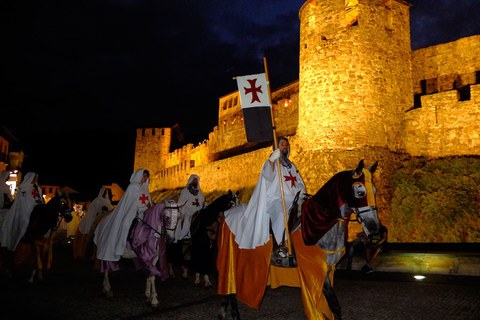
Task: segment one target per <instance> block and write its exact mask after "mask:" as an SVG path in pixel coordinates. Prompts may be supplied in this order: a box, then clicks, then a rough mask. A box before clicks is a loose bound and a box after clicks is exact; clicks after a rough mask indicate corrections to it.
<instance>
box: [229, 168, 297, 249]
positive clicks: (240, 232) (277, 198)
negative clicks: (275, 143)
mask: <svg viewBox="0 0 480 320" xmlns="http://www.w3.org/2000/svg"><path fill="white" fill-rule="evenodd" d="M281 172H282V180H281V181H282V183H283V192H284V197H285V207H286V211H287V212H286V213H287V219H288V211H289V209H290V207H291V206H292V203H293V200H294V199H295V196H296V194H297V192H298V191H301V192H303V193H305V183H304V182H303V179H302V177H301V176H300V173H299V172H298V170H297V168H296V167H295V165H294V164H292V167H291V168H287V167H285V166H283V165H281ZM280 191H281V190H280V184H279V180H278V169H277V161H275V165H274V169H273V170H272V168H271V166H270V161H268V160H267V161H265V163H264V164H263V167H262V172H261V174H260V177H259V179H258V181H257V185H256V186H255V189H254V190H253V194H252V197H251V198H250V200H249V202H248V204H247V205H246V204H241V205H238V206H235V207H233V208H231V209H229V210H227V211H225V221H226V223H227V224H228V227H229V228H230V231H231V232H232V233H233V234H234V235H235V241H236V242H237V244H238V246H239V248H241V249H254V248H256V247H258V246H261V245H264V244H265V243H267V242H268V240H269V239H270V238H269V237H270V221H271V222H272V230H273V233H274V236H275V239H276V241H277V243H280V242H282V241H283V239H285V235H284V231H285V223H284V213H283V205H282V196H281V192H280Z"/></svg>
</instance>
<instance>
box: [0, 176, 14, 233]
mask: <svg viewBox="0 0 480 320" xmlns="http://www.w3.org/2000/svg"><path fill="white" fill-rule="evenodd" d="M9 177H10V171H8V170H4V171H2V172H1V173H0V241H1V239H2V224H3V220H4V219H5V216H6V215H7V212H8V210H9V209H10V208H4V206H5V198H8V200H10V202H12V201H13V197H12V193H11V191H10V187H9V186H8V184H7V180H8V178H9Z"/></svg>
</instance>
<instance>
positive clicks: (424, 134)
mask: <svg viewBox="0 0 480 320" xmlns="http://www.w3.org/2000/svg"><path fill="white" fill-rule="evenodd" d="M470 95H471V98H470V100H466V101H459V93H458V91H457V90H450V91H446V92H440V93H436V94H431V95H425V96H422V107H421V108H418V109H414V110H410V111H409V112H407V113H406V115H405V134H404V136H403V139H404V141H405V145H406V150H407V152H408V153H410V154H411V155H412V156H426V157H437V158H438V157H445V156H455V155H480V84H478V85H472V86H470Z"/></svg>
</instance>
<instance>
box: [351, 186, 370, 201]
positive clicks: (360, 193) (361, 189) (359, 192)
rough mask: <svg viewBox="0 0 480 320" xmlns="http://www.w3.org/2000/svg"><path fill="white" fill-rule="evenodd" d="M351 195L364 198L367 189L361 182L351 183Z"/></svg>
mask: <svg viewBox="0 0 480 320" xmlns="http://www.w3.org/2000/svg"><path fill="white" fill-rule="evenodd" d="M353 195H354V196H355V198H357V199H362V198H365V196H366V195H367V189H366V188H365V186H364V185H363V183H360V182H356V183H354V184H353Z"/></svg>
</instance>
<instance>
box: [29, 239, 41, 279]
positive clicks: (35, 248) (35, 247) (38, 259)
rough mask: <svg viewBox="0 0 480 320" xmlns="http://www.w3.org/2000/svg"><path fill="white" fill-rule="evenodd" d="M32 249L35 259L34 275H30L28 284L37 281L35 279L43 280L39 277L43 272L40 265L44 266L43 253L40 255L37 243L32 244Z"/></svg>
mask: <svg viewBox="0 0 480 320" xmlns="http://www.w3.org/2000/svg"><path fill="white" fill-rule="evenodd" d="M30 248H31V254H32V257H33V265H32V273H31V274H30V278H29V279H28V283H33V282H34V281H35V277H38V279H39V280H42V277H41V276H39V274H40V272H41V271H40V265H41V264H42V262H41V253H40V248H39V244H38V243H36V241H33V242H32V243H31V244H30Z"/></svg>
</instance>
